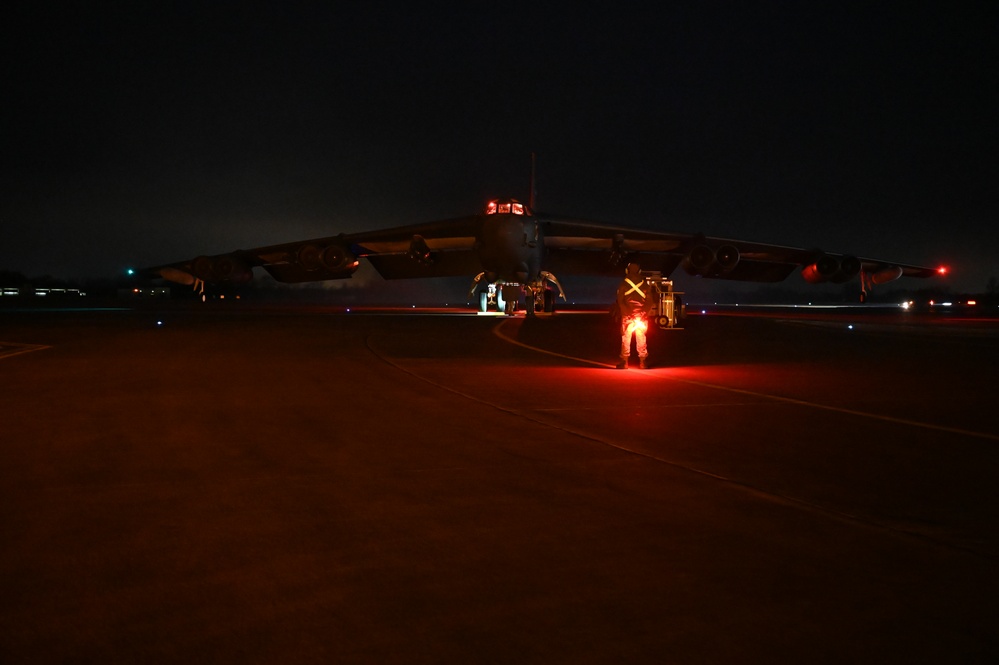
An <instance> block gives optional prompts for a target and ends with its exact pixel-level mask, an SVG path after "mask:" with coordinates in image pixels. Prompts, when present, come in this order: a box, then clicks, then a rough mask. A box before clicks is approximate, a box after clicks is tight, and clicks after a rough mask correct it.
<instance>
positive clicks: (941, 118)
mask: <svg viewBox="0 0 999 665" xmlns="http://www.w3.org/2000/svg"><path fill="white" fill-rule="evenodd" d="M996 7H997V5H996V3H994V2H981V3H968V4H962V3H954V2H946V3H945V2H916V1H914V2H907V3H870V2H865V3H850V2H835V3H828V4H827V3H823V2H767V3H749V2H747V3H711V2H688V3H677V5H676V6H675V7H672V6H671V3H668V2H663V3H643V8H641V9H631V8H628V7H627V6H626V5H614V6H612V5H611V4H609V3H599V4H598V3H578V4H572V5H568V4H561V3H560V5H559V6H554V7H551V8H546V5H545V4H544V3H538V4H536V5H524V6H518V5H515V4H513V3H488V4H486V3H460V4H453V3H432V4H428V5H427V6H423V3H410V4H400V3H379V2H364V3H356V4H355V3H348V2H332V1H330V2H322V3H299V2H290V1H285V2H275V3H272V4H270V5H268V4H265V3H261V2H253V1H251V0H247V1H246V2H241V3H232V4H228V3H216V2H198V3H187V2H171V3H157V4H153V3H137V2H76V3H46V2H39V3H24V4H23V7H21V8H19V9H14V10H11V9H9V8H8V9H5V11H4V19H3V21H2V26H0V36H2V44H0V48H2V49H3V66H4V86H3V87H4V90H3V104H2V109H3V111H2V112H3V117H4V121H3V144H2V155H3V156H2V164H3V183H2V192H3V195H2V201H0V229H2V236H0V270H12V271H18V272H22V273H24V274H27V275H29V276H37V275H44V274H48V275H52V276H56V277H61V278H68V279H77V278H100V277H109V276H114V275H115V274H117V273H118V272H119V271H121V270H123V269H124V268H125V267H127V266H145V265H154V264H159V263H166V262H173V261H177V260H181V259H188V258H192V257H194V256H196V255H198V254H202V253H219V252H224V251H229V250H233V249H237V248H241V247H245V248H248V247H254V246H259V245H264V244H271V243H278V242H286V241H291V240H298V239H304V238H311V237H320V236H326V235H332V234H335V233H339V232H354V231H361V230H365V229H371V228H380V227H386V226H395V225H400V224H409V223H416V222H421V221H427V220H433V219H441V218H448V217H456V216H460V215H464V214H468V213H471V212H477V211H479V210H480V209H481V208H482V207H483V205H484V203H485V202H486V201H487V200H488V199H489V198H494V197H498V196H516V197H518V198H521V199H525V200H526V198H527V195H528V179H529V173H530V154H531V153H532V152H535V153H537V167H538V208H539V209H541V210H543V211H547V212H552V213H559V214H566V215H577V216H580V217H585V218H590V219H594V220H599V221H604V222H608V223H614V224H624V225H635V226H641V227H647V228H654V229H661V230H670V231H690V232H703V233H705V234H707V235H714V236H721V237H731V238H738V239H743V240H758V241H763V242H773V243H778V244H787V245H792V246H799V247H809V248H811V247H819V248H823V249H826V250H828V251H834V252H848V253H855V254H858V255H861V256H866V257H870V258H881V259H891V260H896V261H900V262H904V263H913V264H921V265H930V266H936V265H939V264H941V263H944V264H947V265H949V266H950V267H951V269H952V271H953V276H952V277H951V279H950V284H951V287H952V289H954V290H955V291H962V290H964V291H978V292H981V291H984V290H985V288H986V283H987V281H988V279H989V278H990V277H992V276H995V277H999V229H997V227H999V223H997V221H999V220H997V214H996V213H997V210H999V206H997V204H996V192H997V190H999V187H997V185H996V183H997V175H999V169H997V167H996V156H997V154H999V151H997V147H999V131H997V120H999V67H997V66H996V64H995V63H996V62H999V57H997V55H999V53H997V49H996V47H995V42H996V37H995V31H996V25H997V24H999V22H997V18H999V11H997V10H996V9H995V8H996ZM788 281H789V282H791V281H793V282H795V284H794V286H798V283H800V282H801V280H800V279H799V278H797V277H795V276H792V277H791V278H789V280H788Z"/></svg>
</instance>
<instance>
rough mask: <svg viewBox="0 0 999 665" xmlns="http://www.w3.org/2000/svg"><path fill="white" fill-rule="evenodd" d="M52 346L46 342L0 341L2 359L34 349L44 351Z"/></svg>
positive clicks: (0, 357)
mask: <svg viewBox="0 0 999 665" xmlns="http://www.w3.org/2000/svg"><path fill="white" fill-rule="evenodd" d="M51 348H52V347H51V346H46V345H44V344H15V343H14V342H0V359H2V358H12V357H13V356H19V355H22V354H24V353H31V352H32V351H44V350H45V349H51Z"/></svg>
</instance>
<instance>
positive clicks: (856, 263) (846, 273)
mask: <svg viewBox="0 0 999 665" xmlns="http://www.w3.org/2000/svg"><path fill="white" fill-rule="evenodd" d="M860 267H861V266H860V259H858V258H857V257H856V256H844V257H843V258H841V259H840V260H839V271H837V273H836V274H835V275H834V276H833V277H831V278H830V281H833V282H835V283H837V284H842V283H843V282H846V281H849V280H851V279H853V278H854V277H856V276H857V273H858V272H860Z"/></svg>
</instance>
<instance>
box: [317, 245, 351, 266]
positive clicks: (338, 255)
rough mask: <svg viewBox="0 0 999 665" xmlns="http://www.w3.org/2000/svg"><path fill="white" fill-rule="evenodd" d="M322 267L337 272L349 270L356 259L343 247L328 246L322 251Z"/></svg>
mask: <svg viewBox="0 0 999 665" xmlns="http://www.w3.org/2000/svg"><path fill="white" fill-rule="evenodd" d="M322 261H323V265H324V266H326V267H327V268H329V269H330V270H334V271H337V272H340V271H343V270H350V269H351V267H352V266H353V265H354V263H355V262H356V261H357V258H356V257H355V256H354V255H353V254H351V253H350V252H349V251H347V248H346V247H344V246H343V245H336V244H334V245H330V246H329V247H327V248H326V249H324V250H323V254H322Z"/></svg>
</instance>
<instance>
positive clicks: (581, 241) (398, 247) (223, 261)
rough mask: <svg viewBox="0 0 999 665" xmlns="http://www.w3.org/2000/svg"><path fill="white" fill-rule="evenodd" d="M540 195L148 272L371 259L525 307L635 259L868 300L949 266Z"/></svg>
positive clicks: (310, 274) (403, 273)
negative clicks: (794, 276)
mask: <svg viewBox="0 0 999 665" xmlns="http://www.w3.org/2000/svg"><path fill="white" fill-rule="evenodd" d="M532 190H533V188H532ZM531 203H533V195H532V196H531ZM531 203H528V204H524V203H521V202H520V201H518V200H516V199H504V200H493V201H489V202H488V204H487V205H486V207H485V210H483V211H482V212H481V213H479V214H473V215H468V216H465V217H457V218H454V219H445V220H438V221H430V222H424V223H420V224H413V225H408V226H400V227H396V228H390V229H383V230H378V231H363V232H359V233H346V234H344V233H342V234H340V235H335V236H328V237H325V238H316V239H312V240H301V241H296V242H288V243H283V244H279V245H270V246H268V247H257V248H254V249H238V250H234V251H231V252H227V253H225V254H216V255H212V256H209V255H202V256H198V257H196V258H194V259H190V260H187V261H180V262H178V263H171V264H168V265H163V266H157V267H155V268H149V269H146V270H145V271H143V272H144V273H145V274H146V275H148V276H153V277H162V278H164V279H167V280H169V281H172V282H176V283H179V284H185V285H190V286H194V287H195V288H197V287H198V286H199V285H200V286H203V285H204V283H205V282H208V283H212V282H223V283H225V282H228V283H236V284H240V283H245V282H248V281H250V280H251V279H252V278H253V270H254V268H258V267H259V268H263V269H264V270H266V271H267V272H268V273H269V274H270V275H271V276H272V277H273V278H274V279H276V280H277V281H279V282H286V283H298V282H312V281H322V280H332V279H344V278H347V277H350V276H351V275H352V274H353V273H354V272H355V271H356V270H357V269H358V267H359V265H360V260H361V259H364V260H367V261H368V262H370V263H371V265H372V266H374V268H375V270H377V271H378V273H379V274H380V275H381V276H382V277H383V278H385V279H408V278H420V277H458V276H463V275H465V276H468V277H469V278H471V279H472V284H471V292H470V294H474V293H475V291H476V290H478V291H479V294H480V303H481V307H482V308H483V309H484V308H485V306H486V294H487V292H488V293H495V292H496V291H497V289H500V290H502V292H503V293H504V295H505V296H506V300H507V303H506V307H507V313H512V307H514V306H516V303H517V302H518V301H519V299H520V297H521V296H523V298H524V304H525V309H526V312H527V314H528V315H533V314H534V313H535V311H549V312H550V311H552V310H553V308H554V306H555V300H556V291H557V292H558V294H559V295H560V296H561V297H562V298H563V299H564V298H565V293H564V291H563V289H562V285H561V283H560V282H559V279H558V277H557V275H567V274H569V275H605V276H620V275H622V274H623V270H624V268H625V266H626V265H627V264H628V263H630V262H637V263H639V264H640V265H641V267H642V269H643V270H645V271H647V272H651V273H657V274H659V275H661V276H663V277H668V276H669V275H671V274H672V273H673V271H674V270H676V269H677V268H678V267H681V268H683V270H684V271H686V272H687V273H688V274H690V275H696V276H700V277H706V278H714V279H727V280H741V281H749V282H780V281H782V280H784V279H785V278H787V277H788V276H789V275H790V274H791V273H792V272H794V271H799V272H800V274H801V276H802V278H804V280H805V281H806V282H809V283H812V284H818V283H821V282H834V283H841V282H846V281H848V280H851V279H854V278H859V281H860V293H861V302H864V301H865V300H866V297H867V292H868V290H869V289H870V288H871V287H873V286H874V285H876V284H883V283H885V282H890V281H893V280H895V279H898V278H900V277H922V278H926V277H931V276H933V275H938V274H943V272H944V269H942V268H940V269H935V268H927V267H921V266H914V265H906V264H903V263H897V262H894V261H882V260H879V259H869V258H862V257H858V256H854V255H852V254H837V253H831V252H824V251H820V250H815V249H798V248H794V247H783V246H780V245H770V244H766V243H759V242H747V241H742V240H728V239H723V238H712V237H708V236H704V235H701V234H691V233H674V232H664V231H652V230H646V229H638V228H628V227H624V226H614V225H608V224H603V223H599V222H593V221H587V220H582V219H577V218H573V217H565V216H559V215H551V214H547V213H541V212H535V211H534V210H533V205H532V204H531ZM511 295H512V296H513V298H516V300H514V302H513V303H511V302H510V301H511V300H512V298H511Z"/></svg>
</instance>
